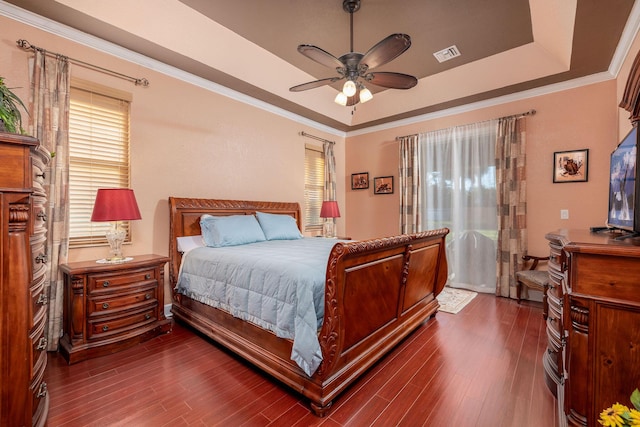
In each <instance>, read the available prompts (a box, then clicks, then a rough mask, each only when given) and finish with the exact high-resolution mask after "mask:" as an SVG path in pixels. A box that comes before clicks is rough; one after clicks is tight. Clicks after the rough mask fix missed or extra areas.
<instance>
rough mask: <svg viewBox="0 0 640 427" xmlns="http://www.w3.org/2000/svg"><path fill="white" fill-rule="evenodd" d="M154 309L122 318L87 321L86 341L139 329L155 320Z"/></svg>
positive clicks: (111, 317)
mask: <svg viewBox="0 0 640 427" xmlns="http://www.w3.org/2000/svg"><path fill="white" fill-rule="evenodd" d="M156 312H157V310H156V309H155V307H151V308H148V309H146V310H140V311H138V312H134V313H127V314H126V315H123V316H110V317H101V318H99V319H95V320H89V321H88V328H87V339H90V340H91V339H100V338H104V337H106V336H109V335H116V334H119V333H122V332H125V331H128V330H131V329H135V328H139V327H140V326H143V325H145V324H147V323H153V322H155V321H156V320H158V319H157V318H156Z"/></svg>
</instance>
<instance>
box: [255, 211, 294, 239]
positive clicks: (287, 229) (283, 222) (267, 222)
mask: <svg viewBox="0 0 640 427" xmlns="http://www.w3.org/2000/svg"><path fill="white" fill-rule="evenodd" d="M256 217H258V222H259V223H260V227H262V231H263V232H264V235H265V237H266V238H267V240H295V239H302V233H300V230H299V229H298V224H297V223H296V220H295V218H294V217H292V216H291V215H284V214H281V215H278V214H268V213H264V212H256Z"/></svg>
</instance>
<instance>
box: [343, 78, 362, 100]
mask: <svg viewBox="0 0 640 427" xmlns="http://www.w3.org/2000/svg"><path fill="white" fill-rule="evenodd" d="M357 89H358V88H357V87H356V84H355V83H354V82H353V80H347V81H346V82H344V86H342V93H344V94H345V95H346V96H347V97H351V96H353V95H355V94H356V91H357Z"/></svg>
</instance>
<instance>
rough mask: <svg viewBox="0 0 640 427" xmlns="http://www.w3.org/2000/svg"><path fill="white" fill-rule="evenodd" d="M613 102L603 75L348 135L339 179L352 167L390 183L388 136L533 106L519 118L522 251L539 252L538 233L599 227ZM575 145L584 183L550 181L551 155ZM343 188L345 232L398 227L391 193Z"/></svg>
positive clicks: (391, 141) (613, 140)
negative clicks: (585, 171)
mask: <svg viewBox="0 0 640 427" xmlns="http://www.w3.org/2000/svg"><path fill="white" fill-rule="evenodd" d="M616 105H617V101H616V82H615V80H610V81H607V82H604V83H598V84H592V85H589V86H584V87H580V88H577V89H571V90H565V91H562V92H557V93H552V94H549V95H543V96H538V97H534V98H530V99H526V100H521V101H516V102H510V103H506V104H502V105H498V106H493V107H487V108H482V109H478V110H475V111H472V112H468V113H463V114H457V115H452V116H448V117H443V118H437V119H432V120H425V121H423V122H420V123H416V124H412V125H408V126H402V127H398V128H394V129H389V130H384V131H378V132H374V133H368V134H363V135H358V136H352V137H348V138H347V143H346V159H347V162H346V171H345V179H347V180H348V179H349V177H350V176H351V174H352V173H356V172H369V175H370V178H371V179H373V177H375V176H382V175H393V176H394V177H395V180H396V187H397V177H398V143H397V142H396V140H395V138H396V137H398V136H403V135H410V134H413V133H421V132H427V131H430V130H436V129H442V128H447V127H450V126H455V125H458V124H465V123H473V122H478V121H483V120H488V119H491V118H497V117H502V116H506V115H511V114H518V113H521V112H524V111H528V110H531V109H535V110H536V111H537V113H536V114H535V115H534V116H530V117H527V118H526V121H527V122H526V130H527V137H526V139H527V142H526V143H527V150H526V153H527V191H528V193H527V207H528V211H527V213H528V228H529V252H530V253H532V254H545V253H547V252H548V248H547V242H546V240H545V239H544V235H545V233H547V232H549V231H552V230H554V229H557V228H588V227H590V226H592V225H603V224H604V221H605V219H606V214H607V203H608V202H607V200H608V199H607V195H608V170H609V154H610V152H611V151H612V150H613V148H615V146H616V144H617V143H618V135H617V117H618V115H617V108H616ZM582 148H588V149H589V181H588V182H586V183H565V184H553V182H552V163H553V153H554V152H555V151H565V150H573V149H582ZM350 188H351V187H350V185H348V183H347V186H346V191H347V195H346V199H347V206H346V209H347V212H348V215H347V223H346V226H347V233H348V234H350V235H351V236H352V237H354V238H369V237H374V236H380V235H393V234H397V233H398V232H399V225H398V204H399V195H398V192H397V191H395V192H394V194H393V195H374V194H373V190H372V189H371V188H370V189H369V190H351V189H350ZM396 190H397V188H396ZM561 209H568V210H569V220H561V219H560V210H561Z"/></svg>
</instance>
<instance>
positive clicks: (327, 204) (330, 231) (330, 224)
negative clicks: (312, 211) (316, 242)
mask: <svg viewBox="0 0 640 427" xmlns="http://www.w3.org/2000/svg"><path fill="white" fill-rule="evenodd" d="M320 218H324V224H323V227H322V235H323V236H324V237H329V238H335V237H336V233H335V224H334V218H340V209H339V208H338V202H337V201H335V200H325V201H324V202H322V208H321V209H320Z"/></svg>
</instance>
